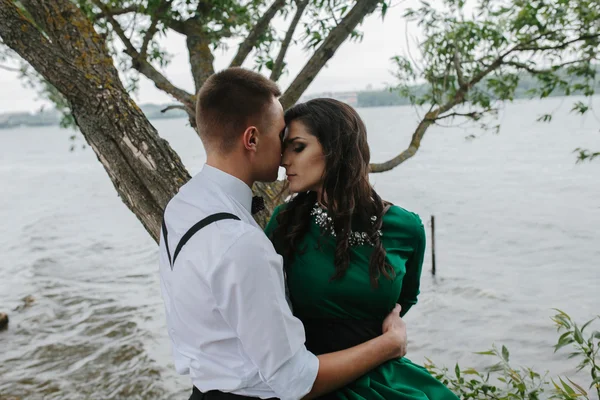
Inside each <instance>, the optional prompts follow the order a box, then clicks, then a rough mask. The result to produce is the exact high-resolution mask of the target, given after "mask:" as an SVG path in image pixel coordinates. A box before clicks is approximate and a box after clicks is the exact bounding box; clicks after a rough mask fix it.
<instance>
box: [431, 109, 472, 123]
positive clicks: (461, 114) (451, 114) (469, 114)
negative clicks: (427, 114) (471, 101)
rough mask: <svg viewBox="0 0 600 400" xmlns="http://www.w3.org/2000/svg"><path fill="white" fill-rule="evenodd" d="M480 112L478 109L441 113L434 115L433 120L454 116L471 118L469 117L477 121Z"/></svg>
mask: <svg viewBox="0 0 600 400" xmlns="http://www.w3.org/2000/svg"><path fill="white" fill-rule="evenodd" d="M481 114H482V113H480V112H478V111H472V112H470V113H458V112H455V113H450V114H446V115H442V116H441V117H436V119H435V121H439V120H442V119H446V118H454V117H465V118H471V119H473V120H475V121H477V120H478V119H480V118H481Z"/></svg>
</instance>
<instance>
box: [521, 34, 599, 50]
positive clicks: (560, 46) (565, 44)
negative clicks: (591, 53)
mask: <svg viewBox="0 0 600 400" xmlns="http://www.w3.org/2000/svg"><path fill="white" fill-rule="evenodd" d="M599 37H600V33H596V34H593V35H584V36H580V37H578V38H575V39H572V40H568V41H566V42H563V43H561V44H558V45H555V46H529V47H527V46H525V47H521V46H517V48H516V50H517V51H547V50H563V49H565V48H567V47H568V46H569V45H570V44H573V43H577V42H581V41H583V40H589V39H596V38H599Z"/></svg>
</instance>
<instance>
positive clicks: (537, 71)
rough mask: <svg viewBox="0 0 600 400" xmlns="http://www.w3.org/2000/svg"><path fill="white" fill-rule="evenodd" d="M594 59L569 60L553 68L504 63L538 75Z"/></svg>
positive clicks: (511, 62) (510, 62)
mask: <svg viewBox="0 0 600 400" xmlns="http://www.w3.org/2000/svg"><path fill="white" fill-rule="evenodd" d="M593 59H594V57H593V56H590V57H587V58H584V59H582V60H573V61H567V62H564V63H562V64H557V65H553V66H552V68H551V69H535V68H533V67H531V66H529V65H527V64H525V63H522V62H518V61H505V62H504V64H506V65H510V66H513V67H515V68H519V69H523V70H525V71H527V72H529V73H530V74H532V75H538V74H547V73H551V72H554V71H555V70H556V69H559V68H563V67H566V66H567V65H572V64H577V63H580V62H588V61H591V60H593Z"/></svg>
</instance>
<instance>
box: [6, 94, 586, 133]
mask: <svg viewBox="0 0 600 400" xmlns="http://www.w3.org/2000/svg"><path fill="white" fill-rule="evenodd" d="M577 95H579V94H577V93H574V94H572V95H571V96H577ZM561 96H565V94H564V93H558V92H557V93H552V94H550V96H549V97H561ZM571 96H565V97H571ZM318 97H330V98H334V99H337V100H340V101H343V102H345V103H348V104H350V105H351V106H353V107H355V108H372V107H398V106H406V105H410V101H409V99H408V98H405V97H401V96H400V95H399V94H398V93H397V92H392V91H389V90H369V91H352V92H324V93H317V94H313V95H308V96H304V97H302V98H301V99H300V101H308V100H310V99H313V98H318ZM519 99H524V100H528V99H531V97H530V96H528V95H527V94H526V92H525V90H523V91H518V92H517V93H516V96H515V100H519ZM169 105H170V104H142V105H140V108H141V109H142V111H143V112H144V114H145V115H146V117H147V118H148V119H149V120H156V119H178V118H187V114H186V112H185V111H183V110H180V109H171V110H169V111H167V112H164V113H163V112H162V110H164V109H165V108H167V107H168V106H169ZM61 119H62V114H61V113H60V112H59V111H57V110H55V109H51V110H47V111H46V110H43V111H40V112H37V113H28V112H17V113H8V114H0V130H1V129H13V128H19V127H46V126H59V125H60V123H61Z"/></svg>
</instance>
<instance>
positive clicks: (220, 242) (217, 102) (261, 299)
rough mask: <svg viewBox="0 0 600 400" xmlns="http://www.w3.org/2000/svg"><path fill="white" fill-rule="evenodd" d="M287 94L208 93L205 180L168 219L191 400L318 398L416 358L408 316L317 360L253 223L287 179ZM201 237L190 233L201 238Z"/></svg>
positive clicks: (180, 359) (237, 84)
mask: <svg viewBox="0 0 600 400" xmlns="http://www.w3.org/2000/svg"><path fill="white" fill-rule="evenodd" d="M279 96H280V92H279V89H278V88H277V85H276V84H275V83H273V82H272V81H270V80H268V79H267V78H265V77H263V76H262V75H260V74H257V73H254V72H251V71H247V70H244V69H241V68H230V69H227V70H224V71H221V72H219V73H217V74H215V75H213V76H211V77H210V78H208V79H207V81H206V83H205V84H204V85H203V86H202V88H201V89H200V91H199V93H198V99H197V108H196V121H197V123H198V131H199V133H200V138H201V139H202V143H203V144H204V147H205V149H206V154H207V161H206V165H205V166H204V168H203V169H202V171H201V172H200V173H199V174H197V175H196V176H194V177H193V178H192V179H191V180H190V181H189V182H188V183H186V184H185V185H184V186H183V187H182V188H181V189H180V191H179V193H178V194H177V195H176V196H175V197H174V198H173V199H172V200H171V201H170V202H169V204H168V205H167V207H166V210H165V218H164V223H163V231H162V234H161V242H160V277H161V290H162V293H163V299H164V302H165V308H166V316H167V327H168V330H169V336H170V338H171V343H172V347H173V357H174V362H175V368H176V369H177V372H178V373H180V374H189V375H190V376H191V378H192V383H193V385H194V388H193V392H192V397H190V399H206V400H215V399H235V398H240V399H243V398H263V399H265V398H281V399H284V400H287V399H290V400H291V399H300V398H313V397H316V396H320V395H323V394H325V393H327V392H330V391H333V390H335V389H337V388H340V387H342V386H344V385H345V384H347V383H349V382H351V381H353V380H354V379H356V378H358V377H359V376H361V375H363V374H364V373H366V372H367V371H369V370H370V369H372V368H374V367H376V366H378V365H379V364H381V363H383V362H385V361H387V360H390V359H392V358H396V357H401V356H403V355H404V353H405V346H406V329H405V326H404V323H403V322H402V320H401V319H400V317H399V307H397V308H396V309H394V311H392V313H391V314H390V316H388V318H387V319H386V320H385V321H384V325H383V332H384V333H383V334H382V335H381V336H379V337H377V338H375V339H372V340H370V341H369V342H366V343H363V344H361V345H359V346H356V347H353V348H351V349H348V350H344V351H340V352H336V353H332V354H325V355H321V356H318V357H317V356H315V355H314V354H312V353H310V352H309V351H308V350H307V349H306V347H305V345H304V342H305V337H304V328H303V326H302V323H301V322H300V321H299V320H298V319H296V318H295V317H294V316H293V315H292V313H291V310H290V308H289V306H288V304H287V302H286V298H285V289H284V277H283V262H282V258H281V257H280V256H279V255H278V254H277V253H276V252H275V250H274V249H273V246H272V244H271V242H270V241H269V240H268V239H267V237H266V236H265V235H264V233H263V232H262V230H261V229H260V227H259V226H258V225H257V224H256V222H255V221H254V219H253V218H252V215H251V209H252V190H251V187H252V185H253V183H254V182H256V181H267V182H270V181H274V180H275V179H277V172H278V168H279V163H280V161H281V135H282V132H283V131H284V128H285V122H284V119H283V109H282V106H281V104H280V103H279V101H278V99H277V98H278V97H279ZM190 228H191V229H190Z"/></svg>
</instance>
